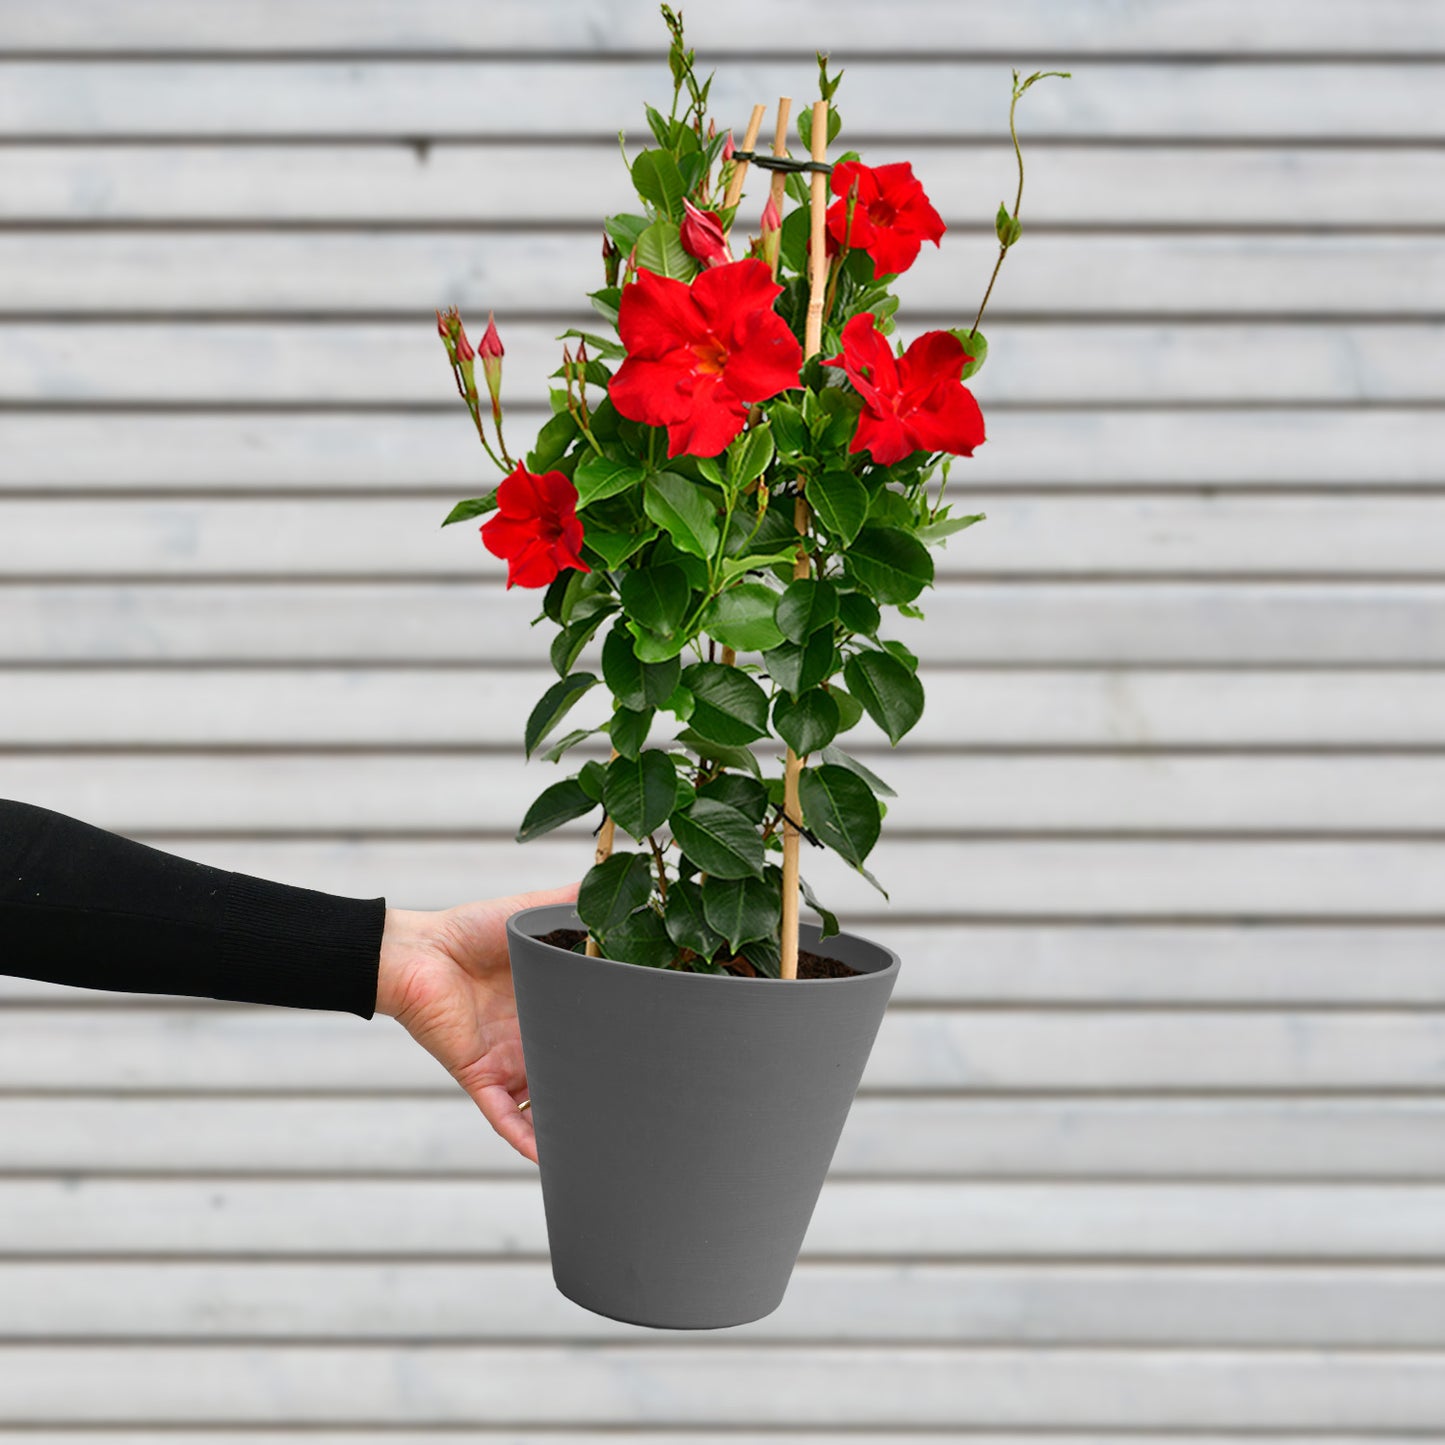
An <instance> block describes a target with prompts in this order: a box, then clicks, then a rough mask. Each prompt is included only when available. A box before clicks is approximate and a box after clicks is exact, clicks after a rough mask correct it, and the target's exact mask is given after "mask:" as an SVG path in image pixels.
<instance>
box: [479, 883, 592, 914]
mask: <svg viewBox="0 0 1445 1445" xmlns="http://www.w3.org/2000/svg"><path fill="white" fill-rule="evenodd" d="M578 886H579V885H578V884H576V883H567V884H564V885H563V886H562V887H561V888H543V889H539V890H538V891H537V892H535V893H517V894H514V895H513V896H512V897H511V898H499V899H497V902H498V903H499V904H501V905H502V906H504V907H505V908H506V910H507V912H508V913H519V912H521V910H522V909H524V908H542V907H545V906H546V905H547V904H549V903H575V902H576V901H577V889H578Z"/></svg>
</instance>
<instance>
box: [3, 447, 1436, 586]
mask: <svg viewBox="0 0 1445 1445" xmlns="http://www.w3.org/2000/svg"><path fill="white" fill-rule="evenodd" d="M958 470H963V469H962V468H959V469H958ZM959 480H960V479H959V477H958V475H957V471H956V472H955V475H954V481H955V482H957V481H959ZM962 480H964V481H965V482H968V483H970V485H969V489H968V495H967V497H966V498H965V499H964V500H963V501H962V502H960V504H959V505H960V506H962V507H964V508H978V509H982V510H985V511H986V513H987V520H986V521H985V522H984V523H983V524H981V525H979V526H976V527H974V528H973V529H972V530H970V531H969V532H968V533H967V534H966V535H963V536H960V537H957V538H954V539H952V540H951V541H950V543H949V544H948V546H946V547H944V548H941V549H939V550H938V551H937V552H935V554H934V556H935V567H936V568H937V573H938V576H939V577H950V576H952V577H969V576H979V575H984V576H1010V575H1012V576H1026V577H1039V576H1050V577H1070V576H1083V577H1101V576H1118V575H1124V576H1130V577H1187V576H1190V575H1205V576H1209V575H1221V574H1223V575H1227V576H1232V577H1233V576H1238V577H1247V576H1251V575H1254V576H1263V577H1266V578H1277V577H1290V576H1305V577H1321V576H1327V577H1330V578H1336V577H1337V578H1339V579H1340V580H1342V581H1346V580H1348V579H1349V578H1351V577H1355V576H1365V577H1371V576H1373V577H1388V576H1391V575H1402V576H1406V577H1412V576H1413V577H1418V576H1429V577H1439V576H1442V575H1445V550H1442V548H1441V546H1440V540H1439V539H1440V537H1441V535H1442V534H1445V496H1441V497H1428V498H1426V497H1375V498H1373V499H1371V500H1369V502H1368V504H1366V505H1362V504H1361V501H1360V499H1359V498H1358V497H1354V496H1348V497H1345V496H1314V497H1303V496H1301V497H1284V498H1281V497H1250V496H1238V495H1233V496H1224V497H1192V496H1191V497H1168V498H1159V497H1138V496H1131V497H1089V498H1075V497H1059V496H1046V497H1024V496H1018V495H1007V494H1006V495H1004V496H1002V497H1000V498H999V499H997V500H994V499H993V498H991V497H989V496H988V495H987V493H984V492H981V491H980V490H979V488H978V484H977V483H976V482H973V480H972V479H971V478H969V477H967V476H965V477H964V478H963V479H962ZM444 515H445V504H442V503H438V502H437V501H434V500H432V499H431V498H429V497H414V498H407V499H404V500H397V499H391V498H387V499H385V500H378V499H367V498H356V497H347V498H340V497H337V498H325V499H313V498H308V499H306V500H277V499H271V498H267V499H265V500H261V499H236V498H226V499H221V498H211V499H208V500H197V501H180V500H175V501H172V500H144V501H103V500H102V501H96V500H94V499H91V498H85V499H80V498H76V499H68V500H55V501H51V500H6V499H0V536H4V537H5V538H6V543H7V545H6V547H5V549H4V551H3V552H0V578H4V577H17V576H18V577H36V576H42V577H43V576H52V577H65V578H72V579H75V580H77V581H78V580H83V579H84V578H86V577H88V576H89V577H95V576H99V577H107V578H109V577H124V576H136V577H190V576H199V577H205V576H206V575H208V574H210V575H221V576H227V577H277V578H287V579H290V578H306V577H335V576H352V577H354V576H360V575H365V576H367V577H373V578H376V579H378V580H381V579H383V578H387V577H406V578H417V577H425V576H437V577H443V576H453V577H463V578H466V577H469V576H474V575H476V574H478V573H481V572H496V571H498V570H499V569H500V564H499V563H497V562H496V560H495V559H493V558H492V557H491V556H490V554H488V553H487V552H486V551H485V549H484V548H483V547H482V545H481V543H480V541H479V539H478V536H477V528H476V526H475V525H467V526H453V527H449V528H447V529H445V530H441V527H440V523H441V518H442V517H443V516H444Z"/></svg>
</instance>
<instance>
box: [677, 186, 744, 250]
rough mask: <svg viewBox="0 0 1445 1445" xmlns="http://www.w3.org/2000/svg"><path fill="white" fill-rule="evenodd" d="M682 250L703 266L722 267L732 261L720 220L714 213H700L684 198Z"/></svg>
mask: <svg viewBox="0 0 1445 1445" xmlns="http://www.w3.org/2000/svg"><path fill="white" fill-rule="evenodd" d="M682 208H683V212H684V215H683V221H682V227H681V230H682V249H683V250H684V251H686V252H687V254H688V255H689V256H691V257H692V258H693V259H694V260H696V261H701V262H702V263H703V265H704V266H723V265H726V264H727V262H729V261H731V260H732V253H731V252H730V251H729V250H728V238H727V236H726V235H724V234H723V228H722V218H721V217H720V216H719V215H718V213H717V212H716V211H700V210H698V208H697V207H696V206H695V205H693V203H692V202H691V201H689V200H687V199H686V198H684V200H683V203H682Z"/></svg>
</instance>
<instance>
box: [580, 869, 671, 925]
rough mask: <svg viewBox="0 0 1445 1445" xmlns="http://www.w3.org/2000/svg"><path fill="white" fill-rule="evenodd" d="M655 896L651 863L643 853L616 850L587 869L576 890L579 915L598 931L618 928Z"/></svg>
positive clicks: (584, 921)
mask: <svg viewBox="0 0 1445 1445" xmlns="http://www.w3.org/2000/svg"><path fill="white" fill-rule="evenodd" d="M651 896H652V864H651V860H650V859H649V858H648V857H647V855H646V854H644V853H614V854H613V855H612V856H611V857H610V858H607V859H604V860H603V861H602V862H601V863H597V864H594V865H593V867H591V868H589V869H588V870H587V876H586V877H585V878H583V880H582V886H581V887H580V888H579V889H578V890H577V916H578V917H579V918H580V919H581V920H582V921H583V923H585V924H586V925H587V927H588V928H590V929H592V930H593V932H595V933H603V934H605V933H606V932H607V931H608V929H610V928H615V927H616V926H617V925H618V924H619V923H621V922H622V920H623V919H624V918H626V917H627V915H628V914H629V913H631V912H632V911H633V909H635V908H641V907H642V905H643V904H644V903H646V902H647V900H648V898H650V897H651Z"/></svg>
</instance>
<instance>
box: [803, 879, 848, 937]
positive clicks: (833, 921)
mask: <svg viewBox="0 0 1445 1445" xmlns="http://www.w3.org/2000/svg"><path fill="white" fill-rule="evenodd" d="M798 886H799V888H801V889H802V892H803V902H804V903H806V904H807V905H808V907H809V908H811V909H812V910H813V912H814V913H816V914H817V915H818V917H819V918H821V919H822V920H823V927H822V930H821V932H820V933H819V934H818V937H819V938H820V939H822V938H832V937H833V935H834V934H836V933H838V932H839V931H840V930H839V928H838V915H837V914H836V913H834V912H832V911H831V910H830V909H827V908H825V907H824V906H823V905H822V904H821V903H819V902H818V898H817V895H816V894H815V893H814V892H813V890H812V889H811V888H809V887H808V880H807V879H806V878H804V877H803V876H802V875H801V874H799V875H798Z"/></svg>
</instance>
